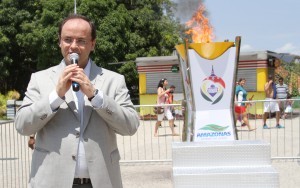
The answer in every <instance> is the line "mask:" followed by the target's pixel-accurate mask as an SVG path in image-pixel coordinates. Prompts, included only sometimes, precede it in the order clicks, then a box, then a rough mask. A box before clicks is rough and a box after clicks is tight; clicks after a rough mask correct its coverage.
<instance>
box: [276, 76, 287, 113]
mask: <svg viewBox="0 0 300 188" xmlns="http://www.w3.org/2000/svg"><path fill="white" fill-rule="evenodd" d="M278 82H279V83H278V84H277V85H276V98H277V99H286V98H287V94H288V92H289V89H288V86H287V85H286V84H285V83H283V78H282V77H280V78H279V79H278ZM278 103H279V109H280V113H281V114H280V115H281V117H282V118H284V110H285V103H286V101H278Z"/></svg>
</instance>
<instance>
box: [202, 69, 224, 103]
mask: <svg viewBox="0 0 300 188" xmlns="http://www.w3.org/2000/svg"><path fill="white" fill-rule="evenodd" d="M224 89H225V82H224V81H223V79H222V78H221V77H218V76H216V75H215V73H214V67H213V66H212V69H211V74H210V76H209V77H207V78H205V79H204V80H203V81H202V85H201V88H200V92H201V95H202V97H203V98H204V99H205V100H207V101H209V102H212V104H216V103H218V102H219V101H220V100H221V99H222V97H223V95H224Z"/></svg>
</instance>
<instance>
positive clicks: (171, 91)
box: [168, 85, 177, 127]
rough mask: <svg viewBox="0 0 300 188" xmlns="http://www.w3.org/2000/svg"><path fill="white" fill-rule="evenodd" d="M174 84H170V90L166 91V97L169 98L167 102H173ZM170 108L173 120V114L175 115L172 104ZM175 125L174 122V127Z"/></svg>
mask: <svg viewBox="0 0 300 188" xmlns="http://www.w3.org/2000/svg"><path fill="white" fill-rule="evenodd" d="M175 88H176V87H175V86H174V85H171V86H170V92H169V93H168V99H169V104H173V102H174V94H173V93H174V91H175ZM170 108H171V112H172V115H173V118H174V120H175V116H176V113H175V108H174V106H171V107H170ZM176 126H177V125H175V123H174V127H176Z"/></svg>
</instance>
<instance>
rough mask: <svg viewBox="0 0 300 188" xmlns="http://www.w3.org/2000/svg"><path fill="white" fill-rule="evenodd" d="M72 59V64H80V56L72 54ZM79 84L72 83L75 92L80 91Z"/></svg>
mask: <svg viewBox="0 0 300 188" xmlns="http://www.w3.org/2000/svg"><path fill="white" fill-rule="evenodd" d="M70 59H71V63H72V64H76V65H77V64H78V59H79V55H78V54H77V53H71V54H70ZM79 86H80V85H79V84H78V83H77V82H73V81H72V89H73V91H75V92H77V91H79Z"/></svg>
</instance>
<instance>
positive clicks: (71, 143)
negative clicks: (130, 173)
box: [15, 15, 139, 188]
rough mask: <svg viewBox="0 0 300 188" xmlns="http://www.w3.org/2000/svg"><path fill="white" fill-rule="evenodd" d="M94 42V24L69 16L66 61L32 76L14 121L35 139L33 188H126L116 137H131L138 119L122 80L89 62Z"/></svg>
mask: <svg viewBox="0 0 300 188" xmlns="http://www.w3.org/2000/svg"><path fill="white" fill-rule="evenodd" d="M95 43H96V29H95V26H94V24H93V23H92V22H91V21H90V20H89V19H88V18H86V17H84V16H81V15H71V16H69V17H68V18H66V19H65V20H64V21H63V22H62V24H61V26H60V28H59V46H60V48H61V53H62V55H63V60H62V61H61V63H60V64H59V65H57V66H54V67H51V68H49V69H47V70H43V71H40V72H37V73H34V74H32V76H31V80H30V82H29V84H28V88H27V91H26V93H25V97H24V100H23V104H22V106H21V107H20V108H19V110H18V112H17V115H16V119H15V126H16V129H17V131H18V132H19V133H20V134H22V135H27V136H29V135H32V134H36V135H35V137H36V141H35V148H34V151H33V156H32V166H31V173H30V180H29V187H32V188H33V187H34V188H48V187H49V188H58V187H59V188H68V187H94V188H119V187H122V181H121V173H120V166H119V160H120V155H119V151H118V148H117V140H116V133H118V134H121V135H133V134H134V133H135V132H136V131H137V129H138V126H139V118H138V115H137V113H136V111H135V109H134V107H133V104H132V102H131V100H130V96H129V94H128V89H127V88H126V84H125V80H124V76H122V75H120V74H117V73H115V72H112V71H109V70H106V69H103V68H100V67H98V66H97V65H96V64H94V63H93V62H92V60H91V59H90V58H89V54H90V52H91V51H93V50H94V47H95ZM74 53H75V59H76V58H78V65H77V64H72V63H71V62H72V60H71V58H72V55H71V54H74ZM77 54H78V55H77ZM76 55H77V56H76ZM70 56H71V57H70ZM72 83H77V84H79V85H80V90H79V91H77V92H76V91H73V90H72V87H71V86H72Z"/></svg>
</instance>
